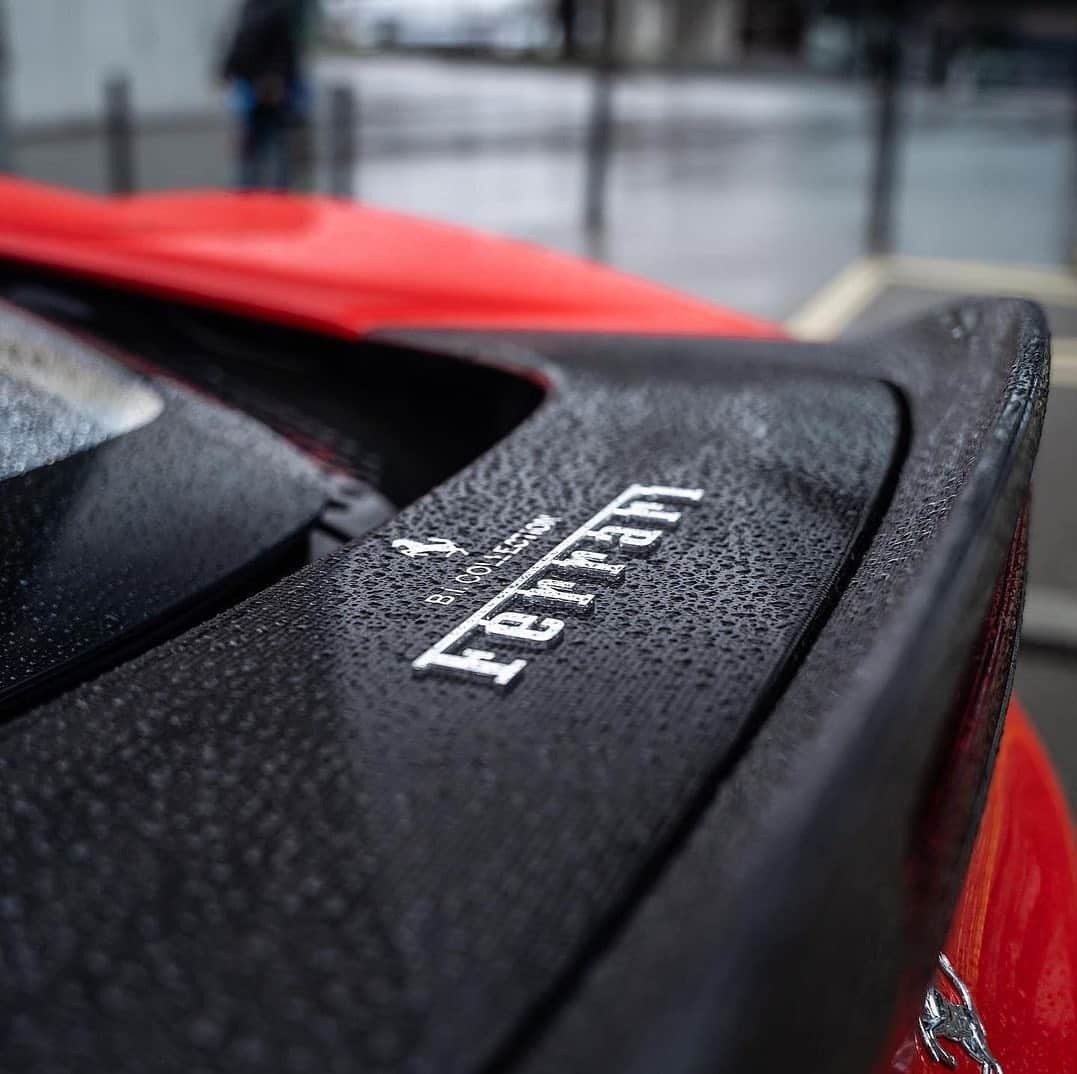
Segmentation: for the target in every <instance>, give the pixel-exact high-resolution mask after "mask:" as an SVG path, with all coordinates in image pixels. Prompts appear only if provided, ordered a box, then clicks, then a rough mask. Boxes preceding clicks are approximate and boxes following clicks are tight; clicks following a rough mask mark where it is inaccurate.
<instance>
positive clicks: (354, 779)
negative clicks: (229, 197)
mask: <svg viewBox="0 0 1077 1074" xmlns="http://www.w3.org/2000/svg"><path fill="white" fill-rule="evenodd" d="M412 343H413V345H418V344H422V345H425V346H433V347H438V348H443V349H446V350H452V351H455V352H461V353H464V354H467V355H469V356H477V357H480V358H481V359H482V360H484V361H489V362H495V363H499V364H502V365H515V366H517V367H518V368H520V369H521V370H527V371H531V372H533V371H535V370H541V371H542V372H543V373H544V375H546V376H547V377H549V378H550V380H551V381H552V383H553V385H554V394H553V396H552V397H551V399H550V400H549V401H548V402H547V403H546V404H545V405H544V406H543V407H542V408H540V410H539V411H537V412H536V413H535V414H534V415H533V416H532V417H531V418H530V419H529V420H528V421H527V422H526V423H525V424H524V425H523V426H522V427H521V428H520V429H519V430H518V431H517V432H516V433H514V434H513V435H512V436H510V437H509V438H508V439H507V440H506V441H505V442H504V443H503V444H501V445H499V446H497V447H496V448H494V449H493V450H491V451H490V452H488V453H487V454H486V455H484V456H483V457H482V458H481V459H479V460H478V461H477V462H476V463H475V464H474V465H473V466H471V467H470V468H469V469H468V470H466V471H465V472H464V473H462V474H461V475H459V476H458V477H456V478H454V479H452V480H451V481H450V482H448V483H447V484H445V485H444V486H442V487H441V488H439V489H437V490H436V491H435V492H434V493H432V494H431V495H429V496H427V497H425V498H423V499H422V500H420V501H419V502H418V503H416V504H415V505H414V506H413V507H412V508H410V509H408V510H407V511H405V512H404V513H403V514H402V515H400V516H399V517H398V518H397V519H396V520H395V521H394V522H393V523H391V524H390V525H389V526H388V527H386V528H385V529H384V530H382V531H379V532H378V533H376V534H373V535H371V536H370V537H369V538H367V539H366V540H365V541H362V542H360V543H358V544H356V545H353V546H350V547H348V548H347V549H345V550H343V551H342V552H340V553H338V554H337V555H335V556H333V557H331V558H330V559H328V560H325V561H322V562H320V563H317V564H315V565H313V566H312V567H309V568H307V569H305V570H304V571H302V572H301V573H299V574H298V575H295V576H294V577H292V578H289V579H286V580H285V581H284V582H282V583H280V584H279V585H277V586H276V587H274V588H273V589H271V590H269V591H267V592H265V593H263V594H261V595H259V596H257V597H255V598H254V599H252V600H251V601H249V602H247V603H246V604H244V605H242V606H240V607H238V608H236V609H233V610H231V611H229V612H227V613H226V614H224V615H223V616H221V617H220V618H218V619H217V620H214V621H212V622H210V623H208V624H205V625H203V626H201V627H199V628H197V629H195V630H193V631H191V632H190V633H188V634H187V635H185V636H183V637H182V638H180V639H177V640H176V641H174V642H171V643H169V644H167V645H165V646H162V647H161V648H160V649H158V650H155V651H154V652H151V653H149V654H147V655H145V656H143V657H141V658H140V659H138V660H137V661H134V662H132V663H131V664H128V665H126V666H125V667H123V668H121V669H119V670H118V671H116V672H114V673H112V674H110V675H108V676H105V677H103V678H102V679H100V680H98V681H97V682H94V683H92V684H90V685H88V686H86V687H83V688H81V689H79V690H78V691H76V692H74V693H72V694H69V695H67V696H65V697H63V698H60V699H58V700H57V701H55V702H54V703H52V704H50V705H48V706H46V707H44V708H41V709H39V710H37V711H35V712H33V713H31V714H29V715H27V716H26V717H24V718H23V719H21V720H20V721H19V722H17V723H16V724H14V725H13V726H11V727H10V728H8V729H7V730H6V732H4V733H3V734H2V735H0V785H2V786H3V787H4V793H3V795H2V796H0V870H2V871H0V1012H3V1013H2V1014H0V1018H4V1019H6V1024H5V1025H4V1028H3V1030H2V1031H0V1068H2V1069H4V1070H5V1071H7V1070H12V1071H23V1070H41V1069H47V1070H49V1071H53V1070H55V1071H67V1070H71V1071H76V1070H77V1071H80V1072H84V1071H97V1070H100V1071H106V1070H107V1071H110V1072H112V1071H126V1070H131V1071H135V1070H137V1071H140V1072H143V1071H157V1070H160V1071H165V1070H183V1071H197V1070H215V1071H216V1070H220V1071H224V1070H227V1071H242V1070H256V1069H257V1070H280V1071H307V1070H310V1071H319V1072H326V1071H337V1070H340V1071H353V1070H357V1069H361V1070H396V1071H404V1070H406V1071H439V1072H440V1071H466V1070H474V1069H476V1068H483V1067H485V1068H490V1067H491V1066H493V1067H494V1068H497V1069H505V1068H510V1067H516V1066H518V1065H520V1064H524V1065H525V1066H527V1067H529V1068H530V1069H532V1070H556V1071H576V1070H579V1071H595V1070H647V1071H662V1072H663V1074H665V1072H667V1071H680V1070H697V1069H698V1070H703V1069H706V1070H722V1071H725V1070H728V1071H741V1070H746V1069H747V1070H762V1071H770V1070H782V1071H784V1070H790V1069H797V1070H820V1071H822V1070H826V1071H827V1072H828V1074H835V1072H843V1071H849V1072H852V1071H856V1072H857V1074H861V1072H862V1071H863V1070H865V1069H868V1068H869V1067H870V1060H871V1059H872V1058H874V1055H873V1049H875V1048H877V1047H878V1046H879V1044H880V1042H881V1039H882V1036H883V1034H884V1033H885V1032H886V1030H887V1029H889V1028H890V1027H889V1016H890V1014H891V1011H892V1003H893V1001H894V1000H895V999H896V996H897V983H898V979H899V977H900V976H901V974H902V973H903V971H905V970H908V969H910V964H909V963H908V962H907V960H906V956H911V959H912V962H911V969H912V970H914V971H915V969H916V968H917V966H918V965H919V964H920V963H923V964H924V965H925V966H926V964H927V963H926V961H925V959H927V958H929V957H930V953H931V952H930V949H931V945H932V943H936V944H937V942H938V930H939V923H940V920H942V919H943V918H944V916H945V905H940V906H938V907H934V908H932V911H931V912H930V913H928V914H926V915H923V920H921V919H919V918H916V919H913V918H912V917H910V914H909V912H908V911H909V908H910V906H909V900H908V895H909V892H908V891H907V880H906V867H907V865H908V864H909V862H908V855H909V852H910V847H911V845H912V844H913V843H914V841H915V837H916V834H917V829H916V825H917V821H918V818H919V817H920V812H921V809H920V807H921V804H922V800H923V792H924V790H925V784H926V782H927V781H928V780H929V778H930V775H931V774H932V773H933V772H934V771H935V761H936V759H937V755H938V751H939V749H940V748H942V747H943V746H944V745H945V743H946V742H947V740H948V735H949V733H950V731H951V730H952V728H951V726H950V725H951V723H952V720H951V713H952V709H953V703H954V702H955V701H956V700H957V697H958V695H959V691H960V686H961V683H962V681H963V680H964V678H965V674H966V670H967V664H968V656H969V653H970V651H971V648H972V645H973V643H974V642H975V639H976V637H977V636H978V634H979V632H980V622H981V620H982V615H983V611H984V609H985V608H986V605H987V601H988V598H989V596H990V593H991V589H992V584H993V582H994V579H995V578H996V576H997V575H998V572H999V569H1000V566H1001V563H1002V557H1003V554H1004V552H1005V549H1006V547H1007V546H1008V544H1009V542H1010V538H1011V535H1012V533H1013V529H1014V524H1015V520H1016V518H1017V511H1018V508H1019V505H1020V498H1021V496H1022V495H1023V492H1024V488H1025V486H1026V484H1027V477H1028V470H1029V467H1030V465H1031V458H1032V455H1033V453H1034V450H1035V442H1036V438H1037V434H1038V424H1039V420H1040V418H1041V415H1042V401H1043V396H1044V391H1045V384H1044V380H1043V378H1044V364H1045V349H1044V348H1045V342H1044V331H1043V325H1042V320H1041V319H1040V318H1039V317H1038V315H1037V314H1036V313H1035V311H1034V310H1032V309H1031V308H1030V307H1027V306H1024V305H1022V304H1019V303H997V304H989V303H977V304H971V305H969V306H966V307H962V308H960V309H957V310H954V311H951V312H949V313H945V314H940V315H938V316H936V317H932V318H928V319H926V320H925V321H923V322H921V323H919V324H918V325H916V326H912V327H910V328H908V329H906V330H905V331H904V332H903V333H901V334H896V335H893V336H890V337H885V338H881V339H878V340H874V341H868V342H866V343H864V344H862V345H857V346H849V347H806V346H803V347H802V346H795V345H783V344H740V343H735V342H721V341H714V340H679V341H670V340H646V339H631V340H628V339H601V338H595V337H580V338H575V339H569V338H555V337H541V336H537V337H529V338H524V337H518V338H508V337H501V338H498V337H493V336H466V335H457V336H442V337H435V338H427V339H426V340H424V341H423V340H419V339H417V338H416V339H414V340H413V341H412ZM380 353H381V354H382V355H383V356H385V355H388V354H391V353H392V351H391V348H384V349H383V350H382V351H381V352H380ZM401 353H402V354H403V353H404V352H403V351H401ZM540 355H544V356H545V357H540ZM883 380H885V381H889V382H890V383H891V384H892V385H894V386H896V389H897V390H896V391H895V388H894V387H888V386H886V385H884V384H883V383H882V381H883ZM636 482H642V483H654V484H664V485H680V486H684V487H692V488H702V489H704V490H706V493H707V494H706V496H705V498H704V499H703V500H702V501H701V502H700V503H699V504H698V505H695V506H691V507H688V508H686V509H685V512H684V521H683V523H682V525H681V527H680V528H679V529H677V530H674V531H672V532H670V533H669V534H668V535H667V537H666V538H664V540H663V543H662V544H661V546H660V548H659V550H658V551H657V552H656V553H655V554H654V555H653V556H652V557H650V558H647V559H641V560H638V561H633V562H632V563H631V564H630V568H629V571H630V573H629V575H628V577H627V578H626V580H625V581H624V583H623V585H621V586H619V587H617V588H614V589H610V590H608V591H607V590H599V594H598V607H597V610H596V611H595V613H594V615H593V616H592V617H591V618H590V619H589V620H586V621H575V620H572V621H570V622H569V625H568V628H567V633H566V640H565V641H564V643H563V644H562V645H561V646H560V647H558V648H556V649H553V650H550V651H547V652H542V653H537V654H533V655H532V656H530V657H529V659H530V664H529V666H528V668H527V671H526V674H525V675H524V677H523V678H522V680H521V681H520V682H519V684H518V685H517V686H516V687H515V688H514V689H513V690H511V691H510V692H508V693H504V694H503V693H497V692H495V691H493V690H491V689H489V688H488V687H485V686H479V685H472V684H467V683H461V682H449V681H445V680H438V679H416V678H415V677H414V676H413V674H412V672H411V667H410V663H411V661H412V660H413V659H414V658H415V657H416V656H417V655H418V654H419V653H420V652H422V651H423V650H424V649H425V648H426V647H427V646H428V645H430V644H431V643H433V642H434V641H435V640H437V638H438V637H440V636H441V635H442V634H444V633H445V632H446V631H447V630H449V629H450V628H451V627H452V626H454V625H455V624H456V623H457V622H459V621H460V620H461V619H463V618H464V617H465V616H466V615H467V614H468V613H469V612H471V611H473V610H475V608H477V607H478V606H479V604H480V603H481V602H482V601H483V600H485V599H486V598H487V597H489V596H490V595H492V593H493V592H495V591H496V589H497V588H498V587H499V585H502V584H504V583H506V582H508V581H510V580H511V579H512V578H513V577H515V576H516V574H518V573H520V572H521V571H522V570H523V569H525V567H527V566H529V565H530V563H531V562H533V561H534V560H535V558H536V557H537V556H538V555H540V554H541V553H542V552H544V551H547V550H548V549H549V548H550V547H552V546H553V544H554V543H555V542H556V541H557V540H558V539H559V538H560V537H563V536H566V535H567V534H568V533H569V532H570V531H571V530H572V529H574V528H575V527H576V526H577V525H579V524H580V523H582V522H583V521H584V520H585V519H586V518H588V517H589V516H590V515H592V514H593V513H594V512H595V511H596V510H598V509H599V508H601V507H602V506H603V505H604V504H605V503H607V502H608V501H609V500H611V499H612V498H613V497H614V496H616V495H617V494H618V493H620V492H621V491H622V490H623V489H624V488H625V487H626V486H628V485H630V484H633V483H636ZM539 514H549V515H556V516H558V517H559V518H560V519H562V522H561V524H560V526H559V528H558V529H557V530H555V531H554V532H553V533H550V534H548V535H547V536H546V537H545V538H542V539H540V540H538V541H537V542H535V543H533V544H532V545H529V546H528V548H527V549H526V550H525V551H523V552H521V553H520V554H519V555H517V556H514V557H512V559H511V560H509V561H508V562H507V563H506V564H504V565H503V566H502V567H498V568H496V569H495V570H494V572H493V573H492V574H490V575H488V576H483V581H482V582H481V583H477V584H475V585H474V587H473V591H474V596H472V595H470V592H471V590H469V595H466V596H463V597H461V598H460V599H458V600H457V601H455V602H454V603H453V604H452V605H449V606H445V605H439V604H430V603H427V602H426V598H427V597H428V596H429V595H431V594H432V593H444V592H445V591H446V588H447V586H449V585H451V579H452V576H453V575H454V574H456V573H458V572H459V571H460V569H461V566H460V565H461V564H462V563H463V562H468V563H473V562H474V558H472V557H476V556H479V555H481V553H482V552H484V551H487V550H489V549H490V548H492V547H493V546H494V545H496V544H497V543H498V542H500V541H502V540H504V539H505V538H506V537H508V536H509V535H510V534H512V533H514V532H516V531H518V530H520V529H521V527H523V526H525V525H526V523H527V522H528V521H529V520H531V519H532V518H534V517H535V516H536V515H539ZM400 537H404V538H412V539H419V540H428V539H430V538H433V537H447V538H451V539H452V540H455V541H457V542H459V543H460V544H462V545H463V546H464V547H466V548H468V549H469V550H470V551H471V553H472V557H469V558H468V560H466V561H465V560H462V559H461V558H455V559H454V561H452V563H451V564H450V563H446V562H443V561H439V560H430V559H427V560H409V559H405V558H404V557H402V556H400V555H399V554H397V553H396V552H394V551H393V550H392V548H391V545H390V542H391V541H392V540H393V539H395V538H400ZM996 715H997V714H991V716H992V718H994V716H996ZM986 739H987V740H988V741H990V739H991V735H987V736H986ZM973 819H974V818H973V815H972V813H971V811H970V812H969V814H968V815H967V816H966V817H965V818H964V826H965V827H971V825H972V823H973ZM961 821H962V818H961V817H957V818H955V820H954V827H955V830H959V829H960V828H961V827H962V823H961ZM960 858H961V850H960V847H956V848H954V849H953V850H952V867H953V869H954V872H955V875H956V873H957V871H958V870H959V868H960ZM951 886H952V885H951ZM946 888H947V885H946V884H945V883H943V884H942V885H941V887H940V893H939V896H938V898H939V901H940V904H943V903H945V898H946V895H947V894H948V892H947V891H946V890H945V889H946ZM914 976H915V974H914ZM850 997H853V999H852V1000H851V999H850ZM850 1002H853V1003H855V1009H856V1017H855V1018H852V1019H851V1018H850Z"/></svg>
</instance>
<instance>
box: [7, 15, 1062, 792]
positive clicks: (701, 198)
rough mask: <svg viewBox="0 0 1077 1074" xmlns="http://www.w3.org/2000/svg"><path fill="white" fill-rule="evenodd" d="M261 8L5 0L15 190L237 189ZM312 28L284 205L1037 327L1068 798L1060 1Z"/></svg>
mask: <svg viewBox="0 0 1077 1074" xmlns="http://www.w3.org/2000/svg"><path fill="white" fill-rule="evenodd" d="M242 6H243V5H242V3H241V2H240V0H183V3H177V2H176V0H0V44H2V53H0V55H2V63H0V168H2V169H4V170H6V171H8V172H11V173H14V174H16V175H19V176H23V177H27V178H31V179H35V180H40V181H45V182H50V183H58V184H63V185H65V186H70V187H75V188H79V189H82V190H85V191H88V192H95V193H109V194H127V193H132V192H138V191H143V190H165V189H175V188H190V187H227V186H232V185H235V184H236V183H237V181H239V179H238V177H239V176H240V174H241V173H240V163H239V160H238V158H239V156H240V153H239V146H240V144H241V139H242V138H243V136H244V135H243V130H244V122H245V120H244V116H245V111H244V109H245V107H247V105H245V103H244V101H243V99H242V96H241V95H237V87H236V84H235V79H234V78H231V77H230V71H229V68H228V64H227V62H226V57H227V55H228V53H229V50H230V48H231V47H232V46H233V44H234V41H235V38H236V32H237V26H238V24H239V21H240V10H241V8H242ZM296 11H297V18H298V19H299V20H300V22H301V27H300V28H299V29H298V30H297V32H298V33H299V35H300V37H301V40H302V42H303V45H302V48H303V57H304V58H303V61H302V64H301V74H302V84H303V92H302V94H301V100H297V101H295V102H292V104H293V105H294V107H293V108H292V110H291V111H292V113H293V115H292V117H291V119H290V121H289V124H288V130H287V134H286V139H285V142H286V149H285V152H286V155H287V168H286V169H284V170H283V171H282V175H285V174H286V179H287V184H288V185H289V186H291V187H293V188H295V189H297V190H300V191H311V192H322V193H330V194H333V195H336V196H340V197H354V198H361V199H362V200H363V201H365V202H367V203H369V204H372V205H376V206H380V207H385V208H390V209H396V210H403V211H406V212H411V213H417V214H421V215H424V216H432V217H437V218H440V219H443V220H448V221H452V222H456V223H460V224H464V225H468V226H471V227H477V228H481V229H486V230H490V231H495V232H499V233H502V234H506V235H510V236H513V237H516V238H519V239H524V240H530V241H534V242H538V243H542V244H545V245H549V246H553V247H556V248H559V249H562V250H565V251H568V252H570V253H575V254H579V255H582V256H585V257H589V258H594V259H598V260H602V261H605V262H608V263H610V264H612V265H613V266H615V267H617V268H619V269H622V270H625V271H628V272H633V273H637V274H640V275H643V276H646V277H649V278H651V279H654V280H658V281H660V282H663V283H665V284H668V285H670V286H672V287H676V288H679V289H682V290H685V291H687V292H690V293H692V294H694V295H697V296H699V297H702V298H704V299H707V300H710V301H714V302H719V303H721V304H723V305H729V306H733V307H736V308H739V309H741V310H744V311H746V312H749V313H753V314H757V315H760V316H763V317H767V318H770V319H773V320H777V321H783V322H785V323H786V324H787V326H788V327H789V329H790V331H792V332H793V333H795V334H798V335H801V336H804V337H806V338H829V337H836V336H841V335H855V334H857V333H859V332H864V331H868V330H871V329H873V328H875V327H877V326H879V325H881V324H884V323H885V322H887V321H889V320H893V319H895V318H899V317H902V316H907V315H910V314H912V313H914V312H916V311H918V310H920V309H923V308H926V307H928V306H930V305H932V304H934V303H937V302H939V301H941V300H943V299H945V298H946V297H947V296H950V295H954V294H963V293H988V294H1011V295H1021V296H1027V297H1031V298H1035V299H1037V300H1039V301H1041V302H1042V303H1043V304H1044V305H1045V306H1046V308H1047V310H1048V314H1049V317H1050V319H1051V323H1052V329H1053V332H1054V335H1055V371H1054V388H1053V391H1052V400H1051V404H1050V411H1049V415H1048V422H1047V430H1046V433H1045V439H1044V445H1043V450H1042V453H1041V458H1040V463H1039V467H1038V471H1037V481H1036V489H1035V501H1034V516H1033V547H1032V565H1031V576H1030V596H1029V602H1028V610H1027V614H1026V625H1025V633H1024V644H1023V648H1022V654H1021V658H1020V662H1019V669H1018V683H1017V688H1018V691H1019V693H1020V694H1021V696H1022V697H1023V699H1024V700H1025V702H1026V703H1027V704H1028V706H1029V708H1030V709H1031V710H1032V713H1033V716H1034V718H1035V719H1036V721H1037V723H1038V724H1039V726H1040V727H1041V730H1042V731H1043V732H1044V734H1045V736H1046V738H1047V739H1048V743H1049V745H1050V746H1051V748H1052V749H1053V752H1054V754H1055V756H1056V759H1057V760H1058V763H1059V765H1060V768H1061V770H1062V772H1063V775H1064V778H1065V779H1066V780H1067V781H1068V789H1069V792H1070V795H1071V800H1072V801H1074V802H1075V803H1077V704H1075V699H1077V541H1075V539H1074V538H1075V535H1077V494H1075V491H1074V489H1073V481H1072V473H1073V464H1074V462H1075V461H1077V422H1075V418H1077V274H1075V269H1074V266H1075V263H1077V5H1075V4H1074V3H1073V0H1027V2H1023V3H1017V2H1010V3H1002V2H995V3H992V2H989V0H979V2H976V0H949V2H938V3H928V2H924V0H921V2H919V3H914V2H913V0H908V2H906V3H898V2H894V0H889V2H882V0H878V2H868V0H323V2H320V3H319V2H318V0H300V2H299V3H298V4H297V5H296ZM231 73H232V74H234V72H231ZM247 104H248V105H249V102H247Z"/></svg>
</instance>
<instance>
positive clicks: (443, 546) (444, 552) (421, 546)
mask: <svg viewBox="0 0 1077 1074" xmlns="http://www.w3.org/2000/svg"><path fill="white" fill-rule="evenodd" d="M393 547H394V548H395V549H396V550H397V551H398V552H399V553H400V554H401V555H404V556H407V557H408V559H425V558H426V557H427V556H443V557H444V558H445V559H448V558H449V557H450V556H456V555H461V556H466V555H467V550H466V549H463V548H461V547H460V546H459V545H458V544H456V543H455V542H454V541H449V540H447V539H446V538H444V537H432V538H431V539H430V540H429V541H412V540H409V539H408V538H403V537H402V538H401V539H400V540H398V541H393Z"/></svg>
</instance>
